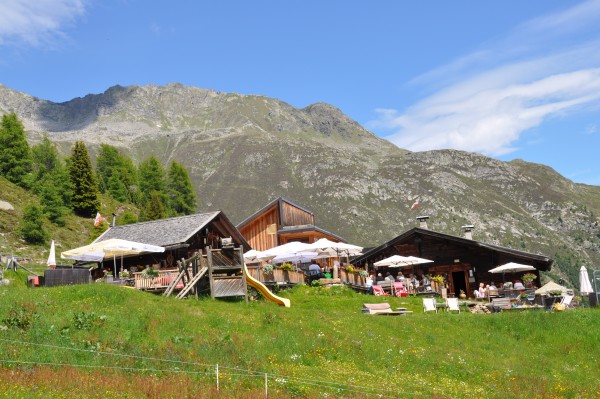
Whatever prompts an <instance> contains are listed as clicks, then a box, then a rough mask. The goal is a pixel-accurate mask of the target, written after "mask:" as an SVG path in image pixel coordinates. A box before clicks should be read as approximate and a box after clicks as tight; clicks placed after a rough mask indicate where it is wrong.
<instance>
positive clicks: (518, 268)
mask: <svg viewBox="0 0 600 399" xmlns="http://www.w3.org/2000/svg"><path fill="white" fill-rule="evenodd" d="M531 270H536V268H535V267H533V266H529V265H523V264H521V263H514V262H510V263H506V264H504V265H502V266H498V267H495V268H493V269H490V271H489V272H490V273H503V274H504V273H518V272H527V271H531Z"/></svg>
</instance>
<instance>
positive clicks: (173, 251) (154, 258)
mask: <svg viewBox="0 0 600 399" xmlns="http://www.w3.org/2000/svg"><path fill="white" fill-rule="evenodd" d="M228 237H231V239H232V242H233V244H234V245H235V246H236V247H241V248H243V251H248V250H250V245H249V244H248V242H247V241H246V240H245V239H244V237H243V236H242V235H241V234H240V232H239V231H238V230H237V229H236V227H235V226H234V225H233V223H231V221H230V220H229V219H228V218H227V216H225V214H224V213H223V212H222V211H216V212H209V213H197V214H194V215H188V216H180V217H173V218H168V219H160V220H152V221H148V222H141V223H135V224H127V225H123V226H113V227H110V228H109V229H108V230H106V231H105V232H104V233H103V234H102V235H101V236H100V237H98V238H97V239H96V240H95V241H94V242H101V241H105V240H108V239H110V238H120V239H123V240H129V241H135V242H141V243H145V244H151V245H157V246H161V247H164V248H165V252H164V253H149V254H143V255H139V256H130V257H126V258H124V259H123V268H124V269H129V268H130V267H132V266H148V265H154V266H155V267H159V268H172V267H175V266H176V262H177V260H179V259H182V258H183V259H187V258H190V257H191V256H193V255H194V254H196V253H198V252H201V253H206V251H207V248H208V247H210V248H219V247H220V240H221V239H223V238H228ZM105 263H106V266H107V267H110V266H111V263H110V262H105ZM119 263H120V262H119Z"/></svg>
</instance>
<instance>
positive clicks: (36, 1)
mask: <svg viewBox="0 0 600 399" xmlns="http://www.w3.org/2000/svg"><path fill="white" fill-rule="evenodd" d="M84 12H85V0H11V1H2V2H0V45H7V44H13V45H20V44H22V43H26V44H28V45H32V46H39V45H42V44H47V43H49V42H51V41H52V39H54V38H56V37H59V36H62V35H63V29H64V28H65V25H68V24H70V23H72V22H73V21H74V20H75V19H76V18H78V17H80V16H81V15H83V14H84Z"/></svg>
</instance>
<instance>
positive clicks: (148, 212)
mask: <svg viewBox="0 0 600 399" xmlns="http://www.w3.org/2000/svg"><path fill="white" fill-rule="evenodd" d="M166 217H167V211H166V210H165V206H164V202H163V196H162V195H161V193H159V192H158V191H152V192H151V193H150V199H149V200H148V201H147V203H146V204H145V205H143V206H142V211H141V215H140V220H141V221H146V220H158V219H164V218H166Z"/></svg>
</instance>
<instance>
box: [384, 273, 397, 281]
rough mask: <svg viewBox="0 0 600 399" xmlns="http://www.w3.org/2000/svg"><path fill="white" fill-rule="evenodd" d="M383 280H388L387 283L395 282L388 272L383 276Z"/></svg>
mask: <svg viewBox="0 0 600 399" xmlns="http://www.w3.org/2000/svg"><path fill="white" fill-rule="evenodd" d="M385 279H386V280H389V281H394V280H395V278H394V276H392V274H391V273H390V272H387V273H386V274H385Z"/></svg>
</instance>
